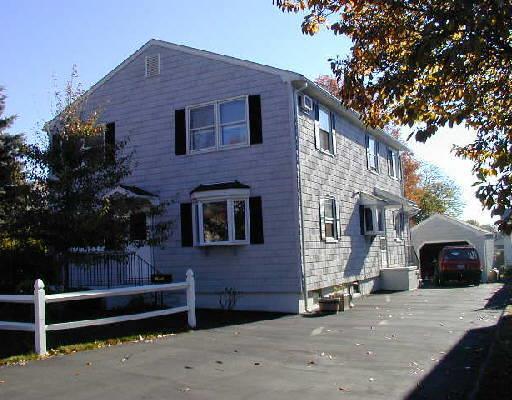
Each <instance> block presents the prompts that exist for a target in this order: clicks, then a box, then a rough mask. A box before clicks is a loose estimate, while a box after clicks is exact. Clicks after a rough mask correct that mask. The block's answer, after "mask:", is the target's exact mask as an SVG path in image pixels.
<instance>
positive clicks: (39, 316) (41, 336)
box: [34, 279, 46, 356]
mask: <svg viewBox="0 0 512 400" xmlns="http://www.w3.org/2000/svg"><path fill="white" fill-rule="evenodd" d="M45 308H46V299H45V292H44V283H43V281H42V280H41V279H38V280H36V282H35V283H34V316H35V321H34V322H35V324H34V338H35V347H36V353H37V354H39V355H40V356H42V355H45V354H46V315H45Z"/></svg>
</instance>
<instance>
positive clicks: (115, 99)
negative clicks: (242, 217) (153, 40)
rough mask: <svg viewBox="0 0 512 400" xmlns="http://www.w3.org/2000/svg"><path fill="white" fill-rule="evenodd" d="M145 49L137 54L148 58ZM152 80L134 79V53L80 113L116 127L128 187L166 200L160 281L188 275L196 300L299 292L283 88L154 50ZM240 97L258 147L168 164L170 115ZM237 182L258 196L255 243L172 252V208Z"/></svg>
mask: <svg viewBox="0 0 512 400" xmlns="http://www.w3.org/2000/svg"><path fill="white" fill-rule="evenodd" d="M154 52H155V50H151V51H149V49H148V51H147V54H154ZM158 52H159V53H160V57H161V64H162V69H161V71H160V75H158V76H154V77H152V78H151V79H145V78H144V60H145V56H146V54H145V53H144V52H143V53H142V54H140V55H139V57H137V58H135V59H134V60H133V61H132V62H131V63H130V64H129V65H128V66H126V67H125V68H123V69H122V70H120V71H119V72H117V73H116V74H114V75H113V76H112V77H111V78H110V79H109V80H108V81H107V82H106V83H104V84H103V85H102V86H100V87H98V88H97V89H96V90H95V91H94V93H93V95H92V96H91V97H90V98H89V106H90V107H91V109H92V108H95V107H100V108H103V109H104V113H103V114H102V120H103V121H115V122H116V134H117V138H118V139H122V138H125V137H128V138H129V141H130V142H129V145H128V148H133V149H135V150H136V156H135V161H136V167H135V168H134V170H133V175H132V176H131V177H130V178H129V182H128V183H129V184H134V185H138V186H140V187H142V188H144V189H146V190H148V191H151V192H153V193H156V194H158V195H159V196H160V198H161V200H162V201H170V202H171V203H172V204H170V206H169V207H168V213H167V215H166V216H165V217H166V218H171V219H172V220H173V221H174V227H173V230H172V231H173V232H172V236H171V237H170V238H169V240H168V242H167V243H165V246H164V248H162V249H160V248H157V249H155V264H156V266H157V268H158V269H160V270H161V271H162V272H168V273H172V274H174V275H175V277H176V279H178V280H179V277H182V276H184V274H185V270H186V268H187V267H193V268H194V273H195V276H196V279H197V285H196V287H197V291H198V292H219V291H222V290H223V289H224V288H226V287H233V288H235V289H236V290H238V291H242V292H260V293H273V292H276V293H297V294H298V293H300V279H299V278H300V272H299V268H300V264H299V263H298V260H299V250H298V236H297V234H296V232H298V211H297V210H298V206H297V196H296V188H295V186H296V185H295V163H294V158H293V151H292V148H293V142H292V136H291V132H292V131H291V125H290V124H291V123H292V122H291V121H290V116H289V111H288V110H289V86H288V85H287V84H285V83H284V82H283V81H282V79H281V78H280V77H279V76H276V75H272V74H269V73H265V72H260V71H255V70H253V69H248V68H244V67H241V66H236V65H232V64H228V63H225V62H221V61H215V60H211V59H207V58H204V57H199V56H195V55H191V54H186V53H183V52H177V51H174V50H171V49H168V48H161V49H158ZM246 94H259V95H260V96H261V108H262V131H263V143H262V144H257V145H253V146H249V147H246V148H240V149H231V150H224V151H218V152H211V153H208V154H196V155H184V156H176V155H175V153H174V111H175V109H182V108H184V107H185V106H188V105H193V104H197V103H202V102H206V101H209V100H216V99H224V98H230V97H235V96H239V95H246ZM235 179H236V180H239V181H240V182H242V183H245V184H248V185H250V187H251V196H252V195H256V196H261V197H262V202H263V225H264V239H265V243H264V244H262V245H246V246H233V247H216V248H196V247H182V246H181V238H180V218H179V203H181V202H187V201H190V196H189V193H190V191H191V190H192V189H193V188H194V187H196V186H198V185H199V184H208V183H214V182H222V181H232V180H235Z"/></svg>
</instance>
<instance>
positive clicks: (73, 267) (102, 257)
mask: <svg viewBox="0 0 512 400" xmlns="http://www.w3.org/2000/svg"><path fill="white" fill-rule="evenodd" d="M155 275H161V274H160V272H159V271H158V270H157V269H156V268H155V267H154V266H153V265H151V264H150V263H149V262H147V261H146V260H144V259H143V258H142V257H140V256H139V255H138V254H136V253H133V252H131V253H117V252H102V253H75V254H73V255H72V256H71V257H70V262H69V264H68V273H67V286H68V287H70V288H113V287H122V286H142V285H149V284H151V283H153V277H154V276H155Z"/></svg>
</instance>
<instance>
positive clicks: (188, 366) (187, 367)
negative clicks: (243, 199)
mask: <svg viewBox="0 0 512 400" xmlns="http://www.w3.org/2000/svg"><path fill="white" fill-rule="evenodd" d="M185 369H194V368H192V367H191V366H190V365H185Z"/></svg>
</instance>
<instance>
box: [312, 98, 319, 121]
mask: <svg viewBox="0 0 512 400" xmlns="http://www.w3.org/2000/svg"><path fill="white" fill-rule="evenodd" d="M313 112H314V114H315V121H320V106H319V105H318V103H317V102H316V101H315V103H314V104H313Z"/></svg>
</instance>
